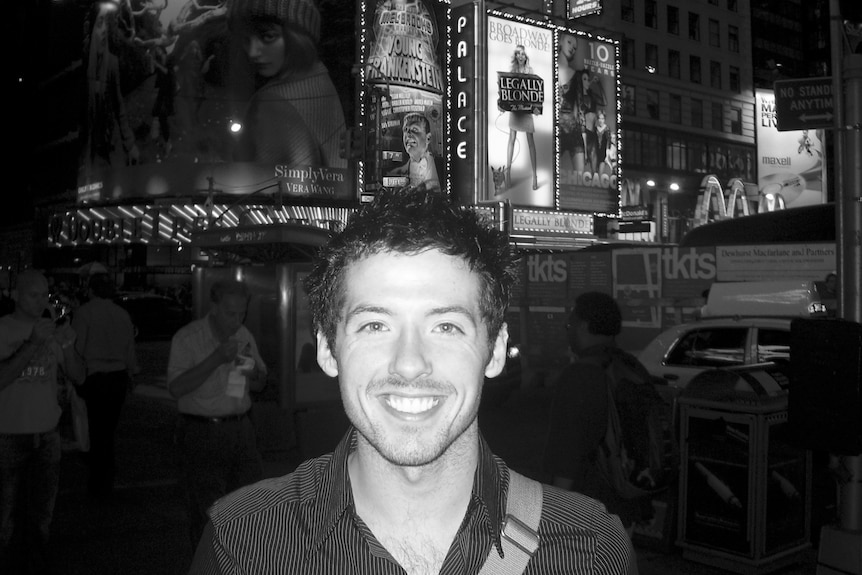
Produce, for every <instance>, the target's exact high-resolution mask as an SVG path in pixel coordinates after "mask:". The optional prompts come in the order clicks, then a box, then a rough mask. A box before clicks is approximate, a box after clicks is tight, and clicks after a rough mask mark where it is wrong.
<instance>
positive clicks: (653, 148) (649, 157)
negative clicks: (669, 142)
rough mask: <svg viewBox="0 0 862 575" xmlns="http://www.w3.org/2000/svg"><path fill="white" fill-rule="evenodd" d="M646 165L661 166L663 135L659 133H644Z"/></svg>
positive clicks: (644, 163) (643, 151)
mask: <svg viewBox="0 0 862 575" xmlns="http://www.w3.org/2000/svg"><path fill="white" fill-rule="evenodd" d="M641 145H642V147H643V150H642V152H641V154H642V156H643V165H644V166H661V165H663V164H664V162H663V161H662V157H661V155H662V137H661V136H659V135H658V134H644V135H643V142H642V144H641Z"/></svg>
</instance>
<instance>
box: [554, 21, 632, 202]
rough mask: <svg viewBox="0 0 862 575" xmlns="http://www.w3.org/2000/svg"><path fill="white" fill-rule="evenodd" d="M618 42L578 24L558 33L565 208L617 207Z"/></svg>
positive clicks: (559, 148)
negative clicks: (583, 29)
mask: <svg viewBox="0 0 862 575" xmlns="http://www.w3.org/2000/svg"><path fill="white" fill-rule="evenodd" d="M617 48H618V45H617V44H616V43H614V42H611V41H606V40H601V39H598V38H594V37H592V36H588V35H585V34H583V33H580V32H577V31H574V30H560V31H559V33H558V35H557V94H558V97H559V100H558V103H559V109H558V117H559V120H558V122H557V127H558V128H557V138H556V141H557V144H558V145H557V153H558V154H559V161H558V171H559V182H560V194H559V206H560V207H561V208H565V209H574V210H581V211H589V212H595V213H605V214H612V215H616V214H617V212H618V211H619V185H618V181H619V158H618V153H617V152H618V138H619V106H618V93H619V92H618V84H619V78H618V75H617Z"/></svg>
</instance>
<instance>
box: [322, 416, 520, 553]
mask: <svg viewBox="0 0 862 575" xmlns="http://www.w3.org/2000/svg"><path fill="white" fill-rule="evenodd" d="M356 434H357V431H356V429H355V428H353V427H351V428H350V429H349V430H348V432H347V434H346V435H345V436H344V438H342V440H341V441H340V442H339V444H338V446H336V448H335V451H333V453H332V457H331V458H330V460H329V463H328V464H327V468H326V470H325V472H324V473H323V474H322V475H321V478H326V477H329V478H330V481H329V482H327V481H322V482H321V484H320V490H321V494H320V495H321V496H320V498H319V500H320V501H324V502H325V505H326V509H327V510H328V511H327V513H326V515H325V519H324V521H323V522H322V523H321V529H320V531H319V532H318V533H316V534H315V535H314V536H313V537H312V542H313V546H314V548H315V549H319V548H320V546H321V545H322V544H323V543H324V541H325V540H326V538H327V537H328V536H329V534H330V533H332V531H333V529H334V527H335V525H336V523H337V522H338V521H339V520H341V519H342V516H343V515H344V514H345V513H347V512H348V511H349V512H351V513H352V512H353V511H352V509H353V506H354V504H353V493H352V491H351V490H350V477H349V475H348V471H347V457H348V456H349V455H350V453H351V452H353V450H355V449H356ZM508 489H509V469H508V467H507V466H506V464H505V463H504V462H503V460H502V459H500V458H499V457H497V456H496V455H494V454H493V453H492V452H491V448H490V447H489V446H488V443H487V442H486V441H485V438H484V437H482V435H481V432H480V434H479V464H478V467H477V468H476V474H475V475H474V476H473V493H472V496H471V503H470V509H468V511H467V515H468V516H470V515H472V514H474V513H478V514H479V515H478V517H477V520H478V521H480V522H482V523H484V527H485V529H487V532H488V533H489V535H490V536H491V540H492V542H493V544H494V546H495V547H496V548H497V551H498V552H499V553H501V554H502V552H503V547H502V541H501V537H500V535H501V530H502V526H503V520H504V519H505V515H506V514H505V509H506V493H507V491H508ZM465 524H466V523H465Z"/></svg>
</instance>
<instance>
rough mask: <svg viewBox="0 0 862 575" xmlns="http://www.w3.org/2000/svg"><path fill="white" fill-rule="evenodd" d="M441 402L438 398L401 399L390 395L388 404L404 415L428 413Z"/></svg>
mask: <svg viewBox="0 0 862 575" xmlns="http://www.w3.org/2000/svg"><path fill="white" fill-rule="evenodd" d="M439 402H440V400H439V399H438V398H436V397H401V396H394V395H390V396H389V398H388V399H387V400H386V404H387V405H388V406H389V407H391V408H392V409H394V410H396V411H401V412H404V413H422V412H423V411H428V410H429V409H431V408H432V407H434V406H435V405H437V404H438V403H439Z"/></svg>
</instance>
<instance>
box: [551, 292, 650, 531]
mask: <svg viewBox="0 0 862 575" xmlns="http://www.w3.org/2000/svg"><path fill="white" fill-rule="evenodd" d="M621 327H622V315H621V313H620V308H619V306H618V305H617V303H616V301H614V299H613V298H612V297H611V296H610V295H608V294H606V293H602V292H586V293H583V294H581V295H580V296H578V298H577V299H576V300H575V307H574V309H573V310H572V312H571V314H570V316H569V319H568V322H567V324H566V333H567V336H568V340H569V346H570V348H571V351H572V352H573V353H574V354H575V356H576V359H575V360H574V361H573V362H572V363H570V365H568V366H567V367H566V368H565V369H564V370H563V371H562V372H561V374H560V376H559V378H558V379H557V382H556V385H555V389H554V399H553V403H552V407H551V417H550V425H549V430H548V437H547V442H546V446H545V454H544V461H543V465H544V470H545V472H546V473H547V474H548V475H550V476H551V477H552V480H553V484H554V485H556V486H558V487H562V488H565V489H570V490H572V491H577V492H579V493H582V494H584V495H587V496H590V497H592V498H594V499H597V500H599V501H601V502H602V503H604V504H605V506H606V507H607V509H608V511H610V512H611V513H614V514H616V515H618V516H619V517H620V520H621V521H622V523H623V525H624V526H625V528H626V530H627V531H628V532H629V534H630V535H631V533H632V529H633V526H634V524H635V523H637V522H641V521H648V520H649V519H651V517H652V503H651V495H652V494H653V493H654V491H655V490H656V489H659V488H660V487H661V485H660V482H661V477H660V472H661V466H662V461H660V459H661V454H660V453H656V448H655V447H654V446H656V445H659V444H660V442H661V441H662V438H661V437H656V435H657V434H660V431H657V429H656V421H655V416H654V415H655V413H656V412H657V411H658V410H659V409H660V408H661V406H662V402H661V398H660V396H659V395H658V392H657V391H656V390H655V388H654V387H653V385H652V381H653V379H654V378H653V376H651V375H650V374H649V372H648V371H647V370H646V368H645V367H644V366H643V365H641V363H640V362H639V361H638V360H637V358H636V357H634V356H633V355H631V354H630V353H628V352H626V351H624V350H622V349H620V348H619V347H618V346H617V343H616V336H617V335H618V334H619V333H620V330H621Z"/></svg>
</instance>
